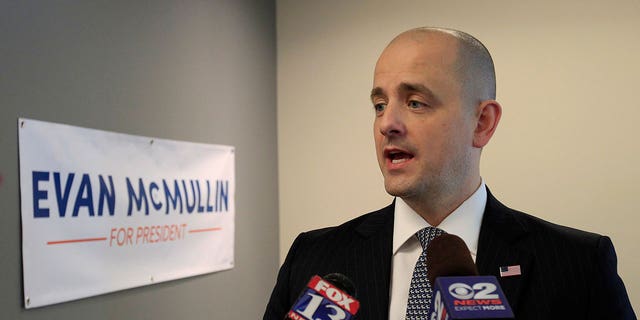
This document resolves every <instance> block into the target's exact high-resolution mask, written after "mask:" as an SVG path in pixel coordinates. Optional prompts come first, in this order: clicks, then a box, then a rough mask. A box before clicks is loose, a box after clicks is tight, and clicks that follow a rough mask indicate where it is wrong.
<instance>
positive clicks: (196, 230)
mask: <svg viewBox="0 0 640 320" xmlns="http://www.w3.org/2000/svg"><path fill="white" fill-rule="evenodd" d="M220 230H222V228H209V229H193V230H189V233H196V232H209V231H220Z"/></svg>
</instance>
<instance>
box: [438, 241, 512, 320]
mask: <svg viewBox="0 0 640 320" xmlns="http://www.w3.org/2000/svg"><path fill="white" fill-rule="evenodd" d="M427 270H428V271H427V277H428V278H429V281H430V283H431V284H432V287H433V300H432V301H431V307H430V309H429V315H430V317H429V319H430V320H449V319H452V320H453V319H455V320H462V319H514V315H513V311H512V310H511V307H510V306H509V303H508V302H507V298H506V296H505V295H504V292H503V291H502V289H501V288H500V283H498V280H497V279H496V277H494V276H479V275H478V270H477V269H476V266H475V264H474V262H473V259H472V258H471V255H470V254H469V249H468V248H467V245H466V244H465V243H464V241H463V240H462V239H460V237H458V236H455V235H452V234H443V235H441V236H439V237H436V238H435V239H433V240H432V241H431V243H429V247H428V248H427Z"/></svg>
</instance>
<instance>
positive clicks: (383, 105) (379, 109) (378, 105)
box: [373, 103, 387, 113]
mask: <svg viewBox="0 0 640 320" xmlns="http://www.w3.org/2000/svg"><path fill="white" fill-rule="evenodd" d="M386 107H387V104H386V103H376V104H374V105H373V109H374V110H376V112H377V113H380V112H382V111H384V109H385V108H386Z"/></svg>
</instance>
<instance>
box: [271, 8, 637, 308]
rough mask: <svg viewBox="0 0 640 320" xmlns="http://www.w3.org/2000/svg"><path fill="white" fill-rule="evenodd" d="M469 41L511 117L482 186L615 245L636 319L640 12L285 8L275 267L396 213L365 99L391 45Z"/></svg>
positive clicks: (280, 19)
mask: <svg viewBox="0 0 640 320" xmlns="http://www.w3.org/2000/svg"><path fill="white" fill-rule="evenodd" d="M424 25H432V26H445V27H452V28H457V29H461V30H464V31H467V32H469V33H471V34H473V35H475V36H476V37H478V38H479V39H480V40H481V41H483V42H484V43H485V45H487V47H488V48H489V50H490V51H491V52H492V54H493V57H494V60H495V63H496V69H497V78H498V100H499V101H500V102H501V103H502V105H503V108H504V110H503V112H504V114H503V118H502V121H501V124H500V126H499V128H498V131H497V133H496V135H495V136H494V138H493V140H492V141H491V143H490V144H489V146H488V147H487V148H486V149H485V150H484V152H483V162H482V168H481V172H482V176H483V177H484V179H485V181H486V183H487V184H488V185H489V186H490V188H491V190H492V191H493V193H494V194H495V195H496V196H497V197H498V198H499V199H500V200H502V201H503V202H504V203H505V204H507V205H509V206H511V207H513V208H516V209H520V210H524V211H527V212H529V213H531V214H533V215H536V216H538V217H541V218H543V219H547V220H550V221H552V222H556V223H560V224H564V225H570V226H573V227H577V228H580V229H585V230H589V231H593V232H597V233H602V234H607V235H609V236H610V237H611V238H612V239H613V241H614V244H615V245H616V249H617V252H618V261H619V272H620V274H621V275H622V277H623V279H624V280H625V283H626V285H627V289H628V292H629V294H630V297H631V300H632V303H633V305H634V309H635V310H637V311H640V274H638V272H637V270H640V255H638V254H636V252H635V250H634V249H636V248H637V243H638V240H640V236H639V235H638V231H637V230H636V228H638V225H639V222H640V218H638V215H639V214H640V204H639V202H638V195H639V191H640V188H639V187H638V182H640V167H639V164H640V141H639V139H638V138H639V137H640V135H639V134H638V133H637V130H634V129H635V128H637V127H634V124H635V123H636V122H637V121H638V119H640V102H639V101H640V100H639V99H638V91H639V90H638V79H637V77H638V75H640V62H639V61H638V57H640V33H639V32H638V31H639V30H640V2H638V1H636V0H615V1H605V0H601V1H582V0H580V1H578V0H571V1H551V0H544V1H529V2H526V3H525V2H521V1H508V0H495V1H465V0H452V1H366V2H365V1H340V0H331V1H295V0H292V1H286V0H280V1H278V2H277V30H278V32H277V37H278V71H277V72H278V146H279V150H278V157H279V181H280V230H281V231H280V237H281V238H280V256H281V259H283V257H284V255H286V253H287V251H288V248H289V246H290V244H291V242H292V241H293V239H294V237H295V236H296V235H297V234H298V233H300V232H302V231H305V230H309V229H313V228H317V227H323V226H329V225H336V224H339V223H341V222H343V221H345V220H347V219H349V218H352V217H355V216H358V215H360V214H362V213H364V212H366V211H369V210H373V209H376V208H379V207H382V206H384V205H386V204H388V203H389V202H390V200H391V198H390V197H389V196H388V195H386V194H385V192H384V188H383V186H382V178H381V175H380V173H379V171H378V167H377V163H376V160H375V154H374V148H373V139H372V120H373V111H372V108H371V105H370V103H369V101H368V95H369V91H370V90H371V83H372V74H373V68H374V64H375V61H376V59H377V56H378V54H379V53H380V51H381V50H382V49H383V48H384V46H386V44H387V43H388V41H389V40H391V38H393V37H394V36H395V35H396V34H398V33H399V32H401V31H404V30H406V29H409V28H412V27H417V26H424Z"/></svg>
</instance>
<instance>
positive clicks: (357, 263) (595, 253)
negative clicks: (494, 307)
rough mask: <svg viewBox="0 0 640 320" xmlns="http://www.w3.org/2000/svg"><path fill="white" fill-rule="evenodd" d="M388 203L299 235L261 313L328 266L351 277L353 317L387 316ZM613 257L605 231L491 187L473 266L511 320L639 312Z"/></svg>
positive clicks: (282, 305) (282, 304)
mask: <svg viewBox="0 0 640 320" xmlns="http://www.w3.org/2000/svg"><path fill="white" fill-rule="evenodd" d="M393 208H394V206H393V204H392V205H390V206H388V207H386V208H383V209H381V210H378V211H375V212H371V213H368V214H366V215H363V216H361V217H358V218H356V219H354V220H351V221H349V222H346V223H344V224H342V225H340V226H338V227H331V228H325V229H319V230H314V231H310V232H307V233H302V234H300V235H299V236H298V237H297V238H296V240H295V241H294V242H293V244H292V246H291V249H290V250H289V253H288V255H287V258H286V259H285V262H284V264H283V265H282V267H281V269H280V272H279V274H278V279H277V283H276V285H275V287H274V289H273V293H272V294H271V299H270V301H269V304H268V305H267V309H266V312H265V315H264V319H265V320H267V319H268V320H271V319H273V320H282V319H283V317H284V315H285V313H286V312H287V311H288V310H289V308H290V307H291V306H292V305H293V303H294V302H295V300H296V299H297V297H298V295H299V294H300V292H301V291H302V289H303V288H304V287H305V286H306V284H307V282H308V281H309V279H310V278H311V276H313V275H316V274H317V275H320V276H324V275H326V274H328V273H333V272H339V273H342V274H345V275H346V276H347V277H349V278H351V279H352V280H353V282H354V283H355V285H356V289H357V293H356V297H357V299H358V300H359V301H360V310H359V311H358V315H357V319H366V320H376V319H387V318H388V313H389V280H390V275H391V273H390V271H391V254H392V252H391V251H392V242H393V211H394V210H393ZM616 264H617V258H616V254H615V251H614V248H613V244H612V243H611V240H610V239H609V238H608V237H606V236H601V235H597V234H594V233H588V232H584V231H580V230H576V229H571V228H567V227H563V226H559V225H555V224H552V223H549V222H546V221H544V220H541V219H538V218H536V217H533V216H530V215H528V214H525V213H522V212H518V211H515V210H512V209H510V208H507V207H506V206H504V205H503V204H502V203H500V202H499V201H498V200H496V199H495V198H494V197H493V196H492V195H491V193H490V192H488V194H487V205H486V208H485V212H484V217H483V220H482V226H481V228H480V238H479V242H478V252H477V256H476V265H477V267H478V271H479V273H480V274H481V275H494V276H496V277H497V278H498V280H499V282H500V285H501V287H502V290H503V291H504V292H505V295H506V296H507V300H508V301H509V304H510V305H511V307H512V309H513V310H514V313H515V315H516V319H636V317H635V314H634V312H633V309H632V308H631V304H630V302H629V298H628V296H627V292H626V289H625V287H624V284H623V282H622V280H621V279H620V277H619V276H618V274H617V271H616ZM511 265H520V266H521V270H522V274H521V275H520V276H511V277H505V278H501V277H500V276H499V267H501V266H511Z"/></svg>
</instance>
